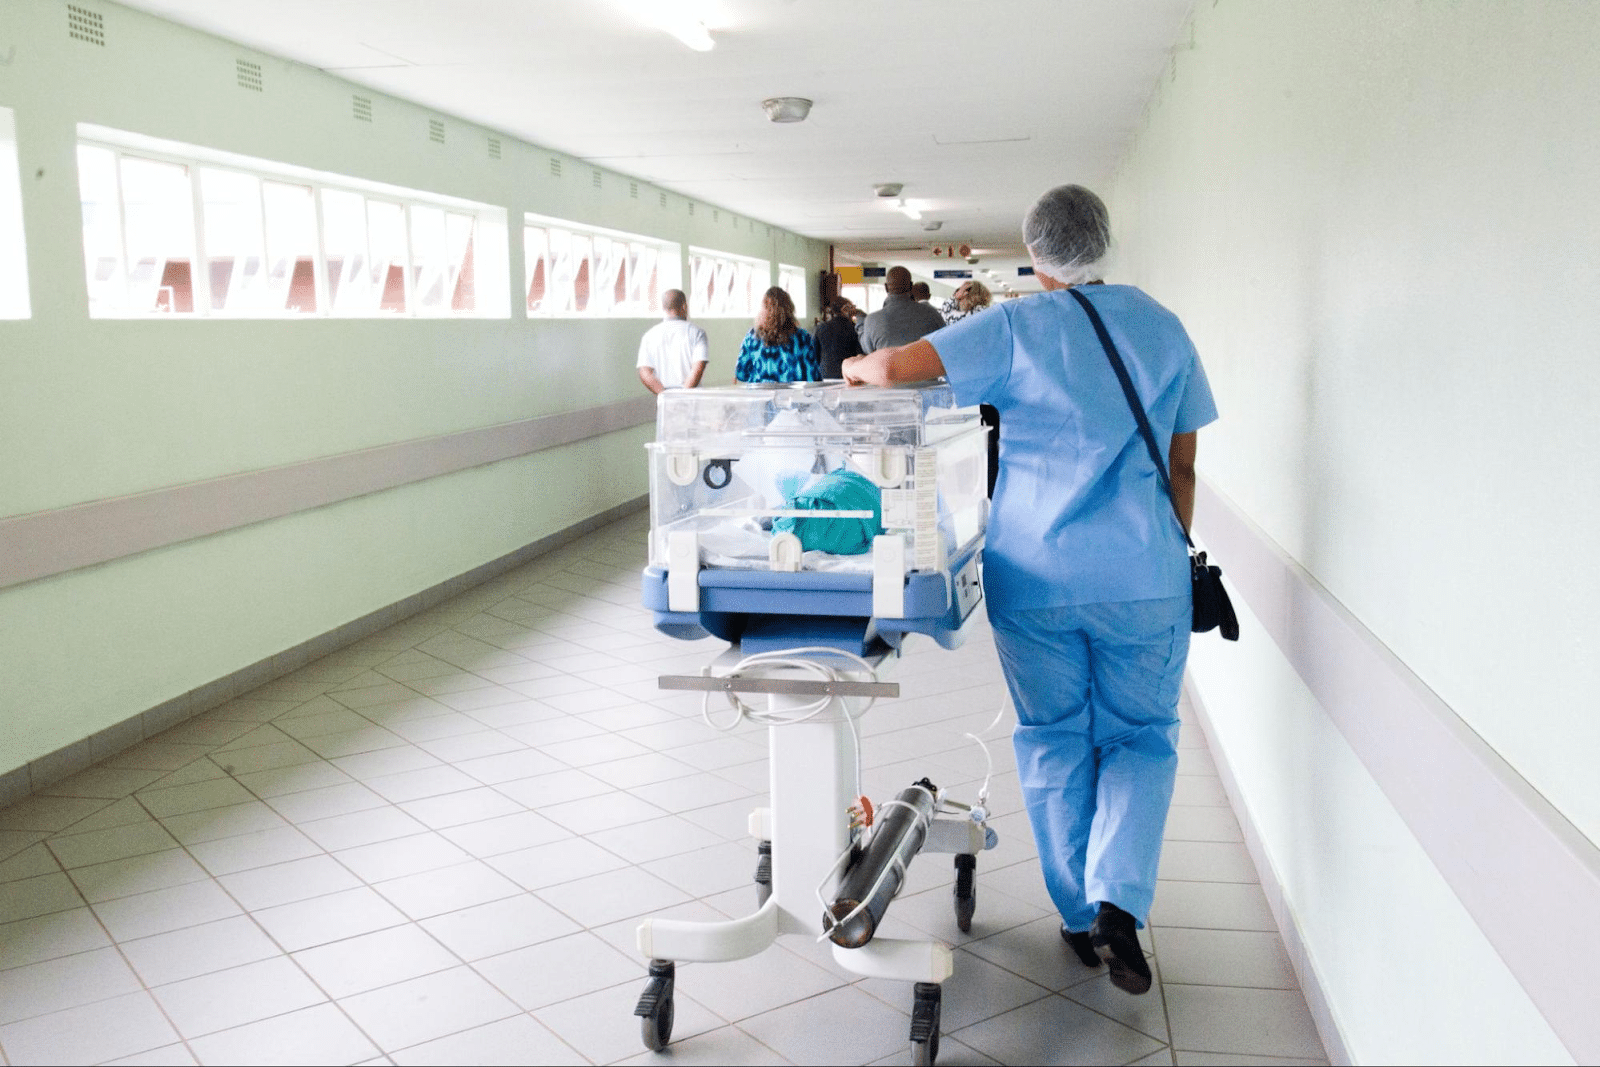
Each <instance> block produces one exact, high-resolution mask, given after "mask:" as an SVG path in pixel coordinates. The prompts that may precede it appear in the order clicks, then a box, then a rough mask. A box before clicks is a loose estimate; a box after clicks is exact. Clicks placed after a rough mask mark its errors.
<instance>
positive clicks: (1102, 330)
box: [1067, 288, 1194, 549]
mask: <svg viewBox="0 0 1600 1067" xmlns="http://www.w3.org/2000/svg"><path fill="white" fill-rule="evenodd" d="M1067 292H1069V293H1071V294H1072V298H1073V299H1074V300H1076V301H1077V302H1078V303H1079V304H1080V305H1082V307H1083V310H1084V313H1085V314H1087V315H1088V316H1089V322H1090V323H1091V324H1092V325H1093V326H1094V332H1095V335H1096V336H1097V337H1099V338H1100V344H1101V345H1103V346H1104V347H1105V350H1106V358H1107V359H1108V360H1110V361H1111V369H1112V370H1114V371H1116V372H1117V381H1118V382H1119V383H1120V384H1121V385H1122V395H1123V397H1125V398H1126V399H1127V401H1128V407H1129V409H1131V410H1132V411H1133V417H1134V418H1135V419H1136V420H1137V421H1138V423H1139V433H1140V435H1141V436H1143V437H1144V447H1145V448H1146V449H1147V450H1148V451H1149V452H1150V460H1151V462H1153V463H1154V464H1155V465H1156V473H1157V474H1159V475H1161V487H1162V488H1163V489H1165V490H1166V491H1167V502H1168V503H1170V504H1171V505H1172V517H1173V518H1175V519H1177V520H1178V529H1179V530H1181V531H1182V532H1183V539H1184V540H1185V541H1187V542H1188V544H1189V547H1190V548H1191V549H1192V548H1194V541H1192V540H1190V538H1189V531H1188V530H1187V529H1185V528H1184V525H1183V516H1182V515H1180V514H1178V498H1177V497H1176V496H1175V495H1174V494H1173V492H1172V479H1171V478H1169V477H1167V463H1166V461H1165V460H1164V459H1162V458H1161V449H1160V448H1159V447H1158V446H1157V445H1156V435H1155V433H1154V432H1153V431H1152V430H1151V429H1150V419H1149V418H1148V417H1146V415H1145V413H1144V405H1143V404H1141V403H1139V393H1138V390H1136V389H1134V387H1133V379H1132V378H1129V377H1128V368H1127V366H1125V365H1124V364H1123V362H1122V356H1121V355H1119V354H1118V352H1117V346H1116V345H1115V344H1113V343H1112V341H1111V334H1110V333H1109V332H1107V330H1106V324H1105V322H1104V321H1103V320H1102V319H1101V318H1100V312H1098V311H1096V310H1095V309H1094V304H1092V303H1091V302H1090V301H1089V298H1088V297H1086V296H1084V295H1083V294H1082V293H1080V292H1078V290H1077V289H1076V288H1072V289H1068V290H1067Z"/></svg>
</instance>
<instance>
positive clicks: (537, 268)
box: [522, 215, 694, 318]
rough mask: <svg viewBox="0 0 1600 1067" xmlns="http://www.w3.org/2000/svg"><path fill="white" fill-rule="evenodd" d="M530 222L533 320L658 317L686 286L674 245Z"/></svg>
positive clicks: (537, 219)
mask: <svg viewBox="0 0 1600 1067" xmlns="http://www.w3.org/2000/svg"><path fill="white" fill-rule="evenodd" d="M525 223H526V224H525V226H524V227H523V231H522V240H523V248H524V252H525V253H526V270H527V287H528V288H527V293H528V314H530V315H535V316H538V317H541V318H544V317H564V316H576V315H593V316H603V317H611V318H628V317H634V318H639V317H645V316H650V315H658V314H660V313H661V294H662V293H664V292H666V291H667V290H668V289H677V288H680V287H681V286H682V284H683V282H682V275H683V268H682V266H681V265H680V258H679V257H680V253H679V251H678V246H677V245H676V244H673V243H672V242H670V241H658V240H656V239H655V238H652V237H641V236H639V235H638V234H631V233H618V232H617V231H614V230H602V229H598V228H596V227H593V226H583V225H580V224H579V223H575V222H563V221H561V220H560V219H548V218H544V217H542V216H538V215H529V216H527V218H526V220H525ZM690 310H691V313H692V312H693V310H694V309H693V308H691V309H690Z"/></svg>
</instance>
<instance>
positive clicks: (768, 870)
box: [756, 841, 772, 908]
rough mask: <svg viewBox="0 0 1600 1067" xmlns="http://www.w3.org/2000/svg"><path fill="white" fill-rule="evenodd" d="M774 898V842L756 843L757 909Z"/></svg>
mask: <svg viewBox="0 0 1600 1067" xmlns="http://www.w3.org/2000/svg"><path fill="white" fill-rule="evenodd" d="M770 896H772V842H771V841H757V842H756V907H758V908H759V907H761V906H762V905H763V904H765V903H766V902H767V898H768V897H770Z"/></svg>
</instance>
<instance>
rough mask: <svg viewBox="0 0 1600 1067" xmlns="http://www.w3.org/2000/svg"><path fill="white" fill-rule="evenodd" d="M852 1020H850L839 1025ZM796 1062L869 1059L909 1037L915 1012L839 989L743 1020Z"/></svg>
mask: <svg viewBox="0 0 1600 1067" xmlns="http://www.w3.org/2000/svg"><path fill="white" fill-rule="evenodd" d="M841 1020H848V1021H849V1025H848V1026H841V1025H840V1023H841ZM739 1029H741V1030H744V1031H745V1032H747V1033H749V1034H750V1035H751V1036H753V1037H755V1038H756V1040H758V1041H760V1042H761V1043H762V1044H763V1045H766V1046H767V1047H768V1048H771V1049H773V1050H774V1051H775V1052H777V1053H778V1054H779V1055H781V1056H785V1057H787V1058H788V1059H790V1060H792V1061H794V1062H795V1063H807V1064H853V1063H867V1062H870V1061H872V1060H876V1059H881V1058H882V1057H884V1056H888V1055H892V1054H893V1053H895V1052H898V1051H899V1050H900V1049H901V1048H902V1046H908V1045H909V1044H910V1043H911V1039H910V1031H911V1017H910V1016H909V1015H907V1014H906V1013H905V1012H902V1011H899V1010H896V1009H895V1008H891V1007H889V1006H888V1005H887V1004H885V1003H883V1002H882V1001H880V1000H878V999H877V998H875V997H872V996H869V995H867V994H866V993H864V992H862V991H861V990H859V989H856V988H853V987H846V988H843V989H835V990H832V991H830V992H827V993H824V994H822V995H821V996H817V997H811V998H809V999H806V1000H800V1001H797V1002H795V1003H790V1004H787V1005H785V1006H783V1007H781V1008H776V1009H774V1010H772V1011H768V1012H765V1013H763V1014H761V1015H757V1016H755V1017H754V1018H749V1019H745V1020H744V1021H742V1022H741V1023H740V1024H739Z"/></svg>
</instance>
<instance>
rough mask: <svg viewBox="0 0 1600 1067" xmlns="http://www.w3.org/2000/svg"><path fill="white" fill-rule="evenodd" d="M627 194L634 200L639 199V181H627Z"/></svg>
mask: <svg viewBox="0 0 1600 1067" xmlns="http://www.w3.org/2000/svg"><path fill="white" fill-rule="evenodd" d="M628 195H629V196H630V197H632V198H633V199H635V200H637V199H639V183H638V182H629V183H628Z"/></svg>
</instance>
